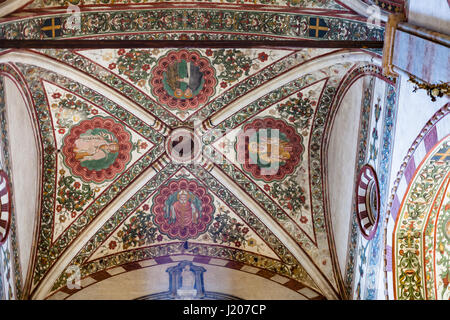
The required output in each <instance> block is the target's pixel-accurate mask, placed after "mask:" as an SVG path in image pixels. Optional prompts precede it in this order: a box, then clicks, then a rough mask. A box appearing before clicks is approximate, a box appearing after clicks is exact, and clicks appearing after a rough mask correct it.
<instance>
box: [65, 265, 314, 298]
mask: <svg viewBox="0 0 450 320" xmlns="http://www.w3.org/2000/svg"><path fill="white" fill-rule="evenodd" d="M177 264H178V263H169V264H163V265H156V266H153V267H148V268H143V269H139V270H135V271H130V272H126V273H122V274H119V275H117V276H114V277H111V278H108V279H106V280H103V281H100V282H98V283H95V284H93V285H90V286H88V287H86V288H84V289H82V290H80V291H79V292H77V293H75V294H74V295H72V296H70V297H69V298H68V300H96V299H107V300H131V299H136V298H139V297H142V296H145V295H149V294H153V293H158V292H164V291H168V290H169V274H168V273H167V272H166V270H167V269H168V268H169V267H172V266H176V265H177ZM195 265H198V266H202V267H204V268H205V269H206V270H207V271H206V272H205V273H204V283H205V290H206V291H213V292H220V293H226V294H230V295H233V296H236V297H238V298H241V299H244V300H250V299H255V300H299V299H303V300H305V299H306V298H305V297H304V296H303V295H301V294H299V293H296V292H295V291H293V290H291V289H288V288H286V287H284V286H282V285H280V284H278V283H276V282H274V281H271V280H267V279H265V278H262V277H260V276H256V275H254V274H251V273H246V272H242V271H238V270H233V269H228V268H224V267H219V266H213V265H206V264H201V263H195Z"/></svg>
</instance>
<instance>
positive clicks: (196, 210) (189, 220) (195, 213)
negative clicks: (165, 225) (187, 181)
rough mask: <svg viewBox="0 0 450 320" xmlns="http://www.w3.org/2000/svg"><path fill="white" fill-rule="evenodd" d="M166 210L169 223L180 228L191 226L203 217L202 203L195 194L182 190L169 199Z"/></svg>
mask: <svg viewBox="0 0 450 320" xmlns="http://www.w3.org/2000/svg"><path fill="white" fill-rule="evenodd" d="M175 199H176V201H175ZM165 212H166V214H165V215H164V217H165V218H166V219H168V220H169V224H175V225H177V226H179V227H180V228H184V227H189V226H190V225H192V224H196V223H197V222H198V219H199V218H200V217H201V203H200V201H199V199H198V198H197V197H196V196H195V195H193V194H191V193H190V192H188V191H186V190H181V191H179V192H176V193H174V194H173V195H172V196H170V197H169V199H167V201H166V210H165Z"/></svg>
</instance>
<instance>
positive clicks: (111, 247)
mask: <svg viewBox="0 0 450 320" xmlns="http://www.w3.org/2000/svg"><path fill="white" fill-rule="evenodd" d="M108 246H109V248H110V249H111V250H114V248H115V247H117V243H116V242H115V241H111V242H110V243H109V245H108Z"/></svg>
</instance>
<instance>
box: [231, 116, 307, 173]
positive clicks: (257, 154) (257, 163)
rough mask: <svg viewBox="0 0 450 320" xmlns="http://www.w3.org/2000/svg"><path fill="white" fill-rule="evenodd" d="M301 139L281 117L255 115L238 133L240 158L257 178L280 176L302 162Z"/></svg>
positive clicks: (247, 170) (242, 163) (238, 155)
mask: <svg viewBox="0 0 450 320" xmlns="http://www.w3.org/2000/svg"><path fill="white" fill-rule="evenodd" d="M302 140H303V139H302V137H301V136H300V135H298V134H297V132H296V130H295V128H294V127H292V126H290V125H288V124H286V123H285V122H284V121H282V120H277V119H273V118H263V119H256V120H253V121H252V122H251V123H248V124H246V125H245V126H244V127H243V128H242V130H241V132H240V133H239V135H238V137H237V143H236V152H237V159H238V161H239V163H240V164H241V165H242V167H243V169H244V170H245V171H246V172H248V173H250V174H251V175H252V176H253V177H254V178H256V179H262V180H264V181H266V182H269V181H272V180H281V179H283V178H284V177H285V176H286V175H288V174H291V173H292V172H294V170H295V167H296V166H297V165H298V163H299V162H300V158H301V155H302V153H303V151H304V147H303V145H302Z"/></svg>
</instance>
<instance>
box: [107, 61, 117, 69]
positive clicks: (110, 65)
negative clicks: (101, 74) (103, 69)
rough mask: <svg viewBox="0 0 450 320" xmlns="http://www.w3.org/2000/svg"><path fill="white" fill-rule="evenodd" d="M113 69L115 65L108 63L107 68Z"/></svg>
mask: <svg viewBox="0 0 450 320" xmlns="http://www.w3.org/2000/svg"><path fill="white" fill-rule="evenodd" d="M115 67H116V64H115V63H114V62H113V63H110V64H109V66H108V68H110V69H111V70H112V69H114V68H115Z"/></svg>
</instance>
